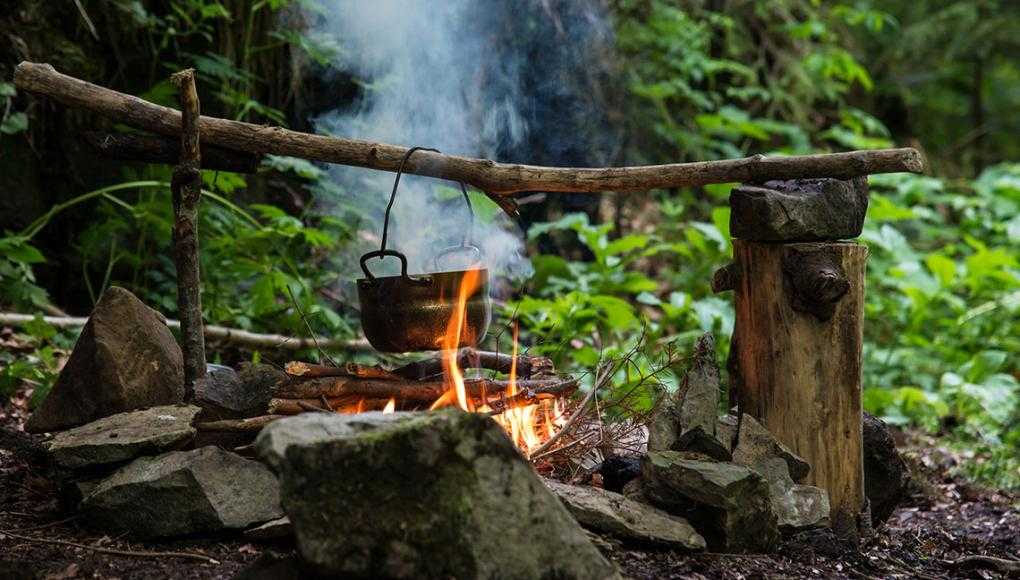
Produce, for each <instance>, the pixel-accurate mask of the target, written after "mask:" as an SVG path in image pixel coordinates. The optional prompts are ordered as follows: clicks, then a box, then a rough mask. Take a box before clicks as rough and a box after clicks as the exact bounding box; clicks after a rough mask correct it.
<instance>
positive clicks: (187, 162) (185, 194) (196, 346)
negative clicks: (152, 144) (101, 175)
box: [170, 69, 205, 397]
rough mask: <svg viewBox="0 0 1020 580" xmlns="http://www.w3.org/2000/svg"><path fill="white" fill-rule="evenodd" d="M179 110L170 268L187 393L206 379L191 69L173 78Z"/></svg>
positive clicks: (196, 114)
mask: <svg viewBox="0 0 1020 580" xmlns="http://www.w3.org/2000/svg"><path fill="white" fill-rule="evenodd" d="M170 80H171V82H172V83H173V84H174V86H175V87H177V92H178V97H179V99H180V103H181V110H182V111H184V114H183V115H182V116H181V117H180V121H181V131H180V135H181V156H180V160H179V163H178V164H177V167H176V168H175V169H174V175H173V179H172V180H171V181H172V183H171V187H170V189H171V190H172V193H173V205H174V227H173V240H174V266H175V269H176V270H177V310H178V311H179V312H180V313H181V350H182V351H184V385H185V390H186V392H187V393H189V397H190V393H192V391H193V389H194V385H195V381H196V380H198V379H200V378H202V377H204V376H205V336H204V335H203V333H202V294H201V284H202V283H201V279H200V275H199V271H198V201H199V199H201V197H202V175H201V173H200V169H201V166H202V160H201V157H200V153H199V148H198V141H199V135H198V131H199V127H198V119H199V103H198V90H197V89H196V87H195V71H194V69H187V70H183V71H181V72H178V73H174V74H173V76H171V77H170Z"/></svg>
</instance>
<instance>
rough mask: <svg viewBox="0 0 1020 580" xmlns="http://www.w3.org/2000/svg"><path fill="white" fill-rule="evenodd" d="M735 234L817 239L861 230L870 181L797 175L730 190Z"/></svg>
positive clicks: (763, 238)
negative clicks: (799, 177) (803, 177)
mask: <svg viewBox="0 0 1020 580" xmlns="http://www.w3.org/2000/svg"><path fill="white" fill-rule="evenodd" d="M730 208H731V210H732V211H731V212H730V235H732V236H733V237H735V238H740V239H744V240H752V241H758V242H817V241H826V240H846V239H850V238H856V237H857V236H859V235H861V230H862V229H863V228H864V217H865V215H866V214H867V212H868V180H867V178H865V177H857V178H854V179H851V180H840V179H792V180H788V181H766V182H765V183H764V184H762V185H742V186H740V187H737V188H735V189H734V190H733V191H732V192H731V193H730Z"/></svg>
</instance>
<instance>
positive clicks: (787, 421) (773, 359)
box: [719, 240, 870, 537]
mask: <svg viewBox="0 0 1020 580" xmlns="http://www.w3.org/2000/svg"><path fill="white" fill-rule="evenodd" d="M733 254H734V266H733V267H731V268H729V272H728V276H729V277H730V279H731V280H732V285H730V284H725V283H724V282H725V277H721V279H720V281H719V282H720V285H721V286H730V287H732V288H733V289H735V291H736V326H735V328H734V334H733V346H732V349H731V350H732V354H731V361H732V363H731V373H733V374H735V376H732V375H731V389H730V391H731V399H732V401H731V402H732V403H734V404H737V405H738V406H739V408H740V410H741V411H742V412H744V413H748V414H749V415H751V416H753V417H755V418H756V419H758V420H759V421H761V422H762V424H764V425H765V427H766V428H768V430H769V431H771V432H772V434H773V435H775V436H776V437H777V438H778V439H779V440H780V441H782V442H783V443H785V444H786V445H787V446H789V447H790V448H791V449H792V450H793V451H794V452H796V453H797V454H799V455H800V456H801V457H803V458H804V459H805V460H807V461H808V462H809V463H810V464H811V473H810V474H809V475H808V478H807V481H806V482H805V483H808V484H811V485H816V486H818V487H821V488H823V489H825V490H826V491H828V493H829V501H830V503H831V506H832V515H831V520H832V523H833V528H834V529H835V531H836V532H837V533H838V534H840V535H842V536H849V537H856V536H857V535H858V532H859V531H863V530H866V529H867V526H868V525H869V523H870V519H869V517H868V516H867V514H864V515H862V512H866V500H865V496H864V471H863V457H862V448H861V446H862V442H861V343H862V329H863V315H864V270H865V262H866V261H867V256H868V250H867V248H866V247H865V246H862V245H860V244H856V243H853V242H820V243H768V242H752V241H746V240H734V242H733ZM734 371H735V373H734Z"/></svg>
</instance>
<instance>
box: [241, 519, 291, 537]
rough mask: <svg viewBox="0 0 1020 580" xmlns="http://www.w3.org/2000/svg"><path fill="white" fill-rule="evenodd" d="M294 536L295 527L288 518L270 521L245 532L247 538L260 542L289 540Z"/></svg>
mask: <svg viewBox="0 0 1020 580" xmlns="http://www.w3.org/2000/svg"><path fill="white" fill-rule="evenodd" d="M292 535H294V525H293V524H291V523H290V518H288V517H287V516H283V517H282V518H277V519H275V520H270V521H268V522H266V523H264V524H261V525H258V526H255V527H254V528H250V529H247V530H245V531H244V536H245V537H246V538H251V539H252V540H260V541H265V540H278V539H280V538H289V537H290V536H292Z"/></svg>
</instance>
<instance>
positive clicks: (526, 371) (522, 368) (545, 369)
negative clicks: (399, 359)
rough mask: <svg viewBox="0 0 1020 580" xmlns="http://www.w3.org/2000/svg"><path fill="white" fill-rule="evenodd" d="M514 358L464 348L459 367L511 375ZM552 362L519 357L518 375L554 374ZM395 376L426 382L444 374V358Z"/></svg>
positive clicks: (417, 364)
mask: <svg viewBox="0 0 1020 580" xmlns="http://www.w3.org/2000/svg"><path fill="white" fill-rule="evenodd" d="M512 363H513V356H511V355H509V354H502V353H497V352H488V351H480V350H476V349H473V348H470V347H469V348H462V349H460V351H459V352H458V353H457V365H458V366H460V368H462V369H486V370H490V371H497V372H501V373H509V372H510V366H511V364H512ZM552 372H553V364H552V361H551V360H549V359H548V358H546V357H538V356H529V355H519V356H518V357H517V373H518V375H519V376H520V377H523V378H530V377H532V376H535V375H540V374H552ZM392 373H393V374H394V375H398V376H401V377H404V378H405V379H414V380H419V381H421V380H425V379H429V378H432V377H435V376H438V375H441V374H443V360H442V358H430V359H425V360H420V361H415V362H412V363H408V364H406V365H404V366H402V367H400V368H397V369H394V370H393V371H392Z"/></svg>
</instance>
